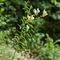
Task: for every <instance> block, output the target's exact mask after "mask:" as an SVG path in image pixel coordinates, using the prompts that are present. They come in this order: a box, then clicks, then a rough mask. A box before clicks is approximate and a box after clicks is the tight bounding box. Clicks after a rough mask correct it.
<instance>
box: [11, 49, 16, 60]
mask: <svg viewBox="0 0 60 60" xmlns="http://www.w3.org/2000/svg"><path fill="white" fill-rule="evenodd" d="M15 53H16V50H15V52H14V54H13V57H12V60H13V59H14V57H15Z"/></svg>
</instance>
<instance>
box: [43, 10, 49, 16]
mask: <svg viewBox="0 0 60 60" xmlns="http://www.w3.org/2000/svg"><path fill="white" fill-rule="evenodd" d="M47 15H48V13H47V11H46V10H45V9H44V10H43V14H42V17H45V16H47Z"/></svg>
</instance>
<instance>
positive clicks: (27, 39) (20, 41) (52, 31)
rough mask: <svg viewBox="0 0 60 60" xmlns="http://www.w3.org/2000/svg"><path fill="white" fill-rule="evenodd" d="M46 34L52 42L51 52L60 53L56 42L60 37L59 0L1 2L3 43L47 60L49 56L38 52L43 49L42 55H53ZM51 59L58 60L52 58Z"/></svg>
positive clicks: (0, 21) (10, 0)
mask: <svg viewBox="0 0 60 60" xmlns="http://www.w3.org/2000/svg"><path fill="white" fill-rule="evenodd" d="M46 34H48V35H49V36H50V37H51V38H52V39H53V43H52V42H51V44H50V45H52V44H53V46H54V47H53V46H52V47H53V48H51V49H57V50H56V51H57V53H58V51H59V48H57V47H56V46H55V45H54V42H55V41H58V40H59V38H60V1H59V0H0V44H4V43H5V44H7V45H11V46H12V47H13V48H14V49H15V50H16V51H17V52H19V51H25V50H27V51H28V52H29V53H30V54H32V55H33V54H34V53H35V54H37V55H39V56H38V58H39V59H41V60H44V59H46V60H48V59H49V57H48V58H46V57H45V56H46V55H42V54H41V53H39V52H40V49H43V50H41V52H43V54H48V55H49V56H50V53H51V52H50V50H48V49H49V47H47V46H48V44H49V42H46V38H50V37H49V36H46ZM48 40H49V39H48ZM50 40H51V39H50ZM45 44H47V46H45ZM57 44H60V43H59V42H57ZM40 46H41V47H42V48H41V47H40ZM55 47H56V48H55ZM35 49H36V51H35ZM31 50H32V51H31ZM37 50H39V51H38V52H37ZM45 50H46V51H45ZM47 50H48V52H47ZM52 51H54V52H55V50H52ZM46 52H47V53H46ZM59 52H60V51H59ZM40 55H41V56H40ZM51 55H53V56H54V55H55V54H54V53H53V52H52V54H51ZM56 55H57V54H56ZM34 56H36V55H34ZM59 56H60V55H59ZM42 57H43V59H42ZM50 60H59V59H53V57H52V58H51V59H50Z"/></svg>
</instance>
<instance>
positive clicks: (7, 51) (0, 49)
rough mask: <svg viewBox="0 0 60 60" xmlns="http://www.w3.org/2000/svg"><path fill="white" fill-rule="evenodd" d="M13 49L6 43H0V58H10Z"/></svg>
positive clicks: (0, 59) (8, 59)
mask: <svg viewBox="0 0 60 60" xmlns="http://www.w3.org/2000/svg"><path fill="white" fill-rule="evenodd" d="M13 54H14V50H13V49H12V48H11V47H8V46H6V45H0V60H12V57H13Z"/></svg>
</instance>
